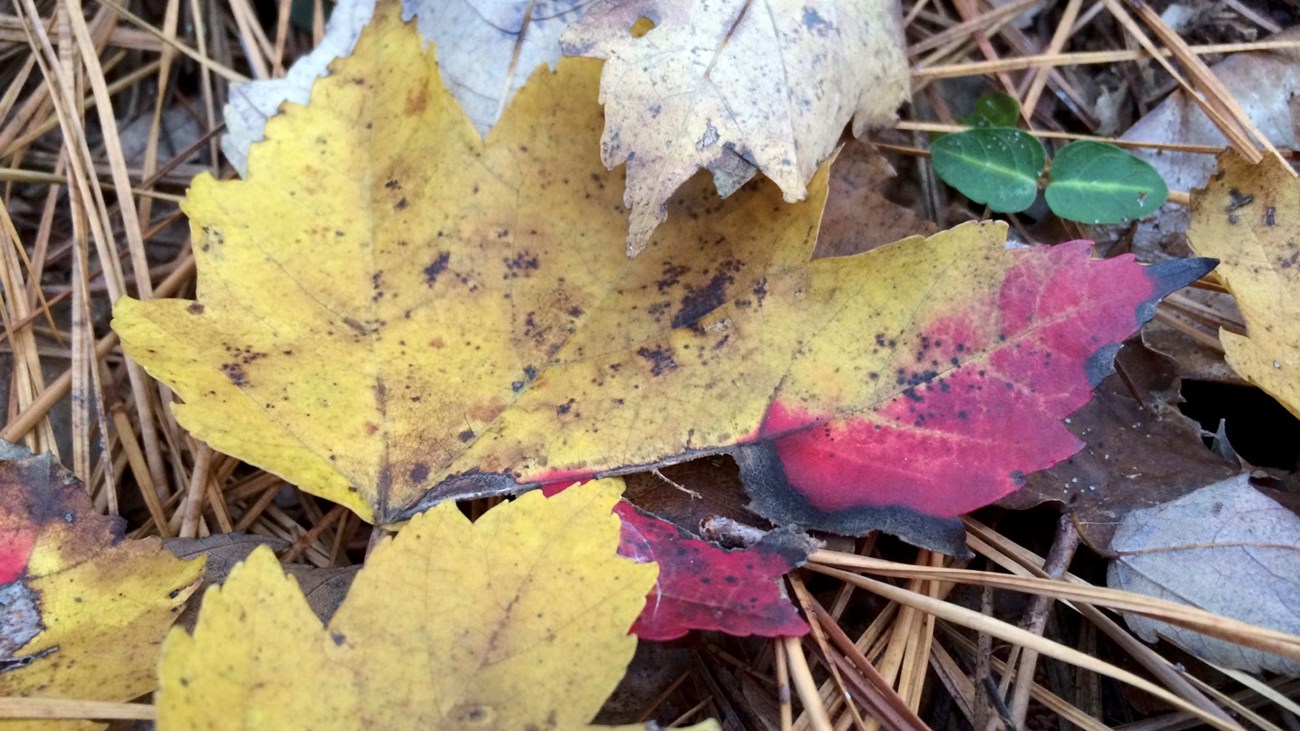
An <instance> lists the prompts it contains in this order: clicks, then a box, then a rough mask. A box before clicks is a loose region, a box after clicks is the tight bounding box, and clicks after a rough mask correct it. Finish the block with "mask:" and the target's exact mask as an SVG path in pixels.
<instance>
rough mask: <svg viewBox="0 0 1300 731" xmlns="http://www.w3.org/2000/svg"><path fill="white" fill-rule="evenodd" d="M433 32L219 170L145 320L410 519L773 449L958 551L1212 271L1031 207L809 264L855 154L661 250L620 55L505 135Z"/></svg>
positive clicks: (359, 59) (162, 347)
mask: <svg viewBox="0 0 1300 731" xmlns="http://www.w3.org/2000/svg"><path fill="white" fill-rule="evenodd" d="M422 50H423V49H422V42H421V40H420V38H419V36H418V34H417V33H416V32H415V31H414V29H412V28H409V27H406V26H404V25H403V24H402V23H401V22H400V20H399V19H398V17H397V12H396V10H395V9H394V8H387V9H383V10H382V12H378V13H377V15H376V19H375V21H374V22H373V23H372V24H371V26H370V27H369V28H367V30H366V32H365V33H364V34H363V35H362V37H361V39H360V40H359V42H358V44H357V49H356V52H355V53H354V54H353V55H352V56H350V57H348V58H346V59H342V60H341V61H340V62H339V63H338V64H337V65H336V67H335V72H334V73H333V74H332V75H330V76H329V77H326V78H324V79H321V80H320V81H319V82H318V83H317V85H316V87H315V91H314V93H313V100H312V103H311V104H310V105H309V106H307V107H293V106H290V107H288V108H287V109H286V111H285V113H284V114H282V115H281V116H279V117H277V118H276V119H274V120H272V121H271V123H270V124H269V125H268V128H267V140H266V142H264V143H262V144H260V145H258V146H257V147H255V148H254V149H253V151H252V154H251V157H250V176H249V178H248V179H247V180H243V181H226V182H217V181H214V180H212V179H211V178H208V177H206V176H201V177H199V178H198V179H196V180H195V182H194V185H193V188H192V189H191V191H190V194H189V197H188V200H187V202H186V205H185V209H186V211H187V213H188V214H189V216H190V218H191V226H192V229H193V232H194V240H195V245H196V255H197V257H198V262H199V291H198V301H196V302H187V301H176V300H172V301H159V302H137V301H132V300H129V299H123V300H120V301H119V303H118V305H117V311H116V318H115V321H114V327H115V328H116V329H117V331H118V332H119V333H120V334H121V336H122V340H123V343H124V345H125V347H126V349H127V351H128V353H129V354H130V355H131V356H132V357H134V358H136V359H137V360H139V361H140V362H141V363H142V364H143V365H144V366H145V367H146V368H147V369H149V370H150V372H151V373H153V374H154V375H155V376H156V377H158V378H160V379H161V380H163V381H164V382H166V383H168V384H170V385H171V386H172V387H173V388H174V389H175V390H176V391H177V392H178V393H179V394H180V395H181V396H182V397H183V398H184V400H185V402H186V403H185V404H184V405H183V406H180V407H178V408H177V417H178V419H180V421H181V422H182V424H184V425H185V426H186V427H187V428H189V429H190V430H191V431H192V432H194V434H195V435H196V436H197V437H199V438H201V439H204V440H206V441H207V442H209V443H210V444H212V445H213V447H215V448H217V449H220V450H222V451H225V452H227V453H230V454H233V455H236V456H238V457H241V458H243V459H245V460H247V461H249V462H252V463H254V464H257V465H260V466H262V467H265V468H266V469H269V470H271V471H273V472H276V473H277V474H280V475H281V476H283V477H285V478H286V479H288V480H290V481H292V482H294V483H296V484H298V485H299V486H301V487H302V488H303V489H305V490H308V491H310V492H313V493H316V494H319V495H322V496H324V497H326V498H329V499H331V500H335V501H337V502H340V503H342V504H344V505H347V506H348V507H350V508H351V509H353V510H354V511H356V512H357V513H358V514H359V515H361V516H362V517H364V518H366V519H367V520H371V521H375V522H378V523H381V524H388V523H393V522H396V521H399V520H402V519H405V518H407V517H409V516H410V515H412V514H414V513H415V512H418V511H420V510H422V509H424V508H426V507H428V506H429V505H432V504H435V503H437V502H440V501H443V500H448V499H456V498H464V497H472V496H482V495H498V494H507V493H510V494H513V493H517V492H519V491H520V490H522V489H526V488H528V487H532V486H536V485H540V484H546V483H556V482H562V481H565V480H572V479H573V478H575V477H590V476H599V475H608V474H619V473H623V472H628V471H633V470H636V469H641V468H644V467H645V466H647V465H655V464H660V463H663V462H665V461H672V460H677V459H683V458H686V457H689V456H691V455H698V454H707V453H718V452H727V451H732V450H735V449H736V448H737V445H744V446H741V447H740V449H739V450H738V454H739V456H740V457H741V460H742V462H744V463H745V464H746V473H745V474H746V475H747V481H748V482H749V483H750V484H749V488H750V490H751V493H752V494H753V495H754V496H755V498H756V506H757V508H758V510H759V512H761V513H764V514H765V515H768V516H771V517H774V518H776V519H777V520H778V521H779V522H794V523H798V524H800V525H806V526H809V527H822V528H831V529H835V530H840V531H845V532H853V533H858V532H864V531H867V530H871V529H873V528H876V527H881V526H885V527H889V528H890V529H893V530H897V531H900V532H903V533H905V534H906V535H907V536H908V537H909V540H913V541H916V542H918V543H922V544H924V545H929V546H934V547H941V548H946V549H947V550H959V549H960V544H959V543H955V542H954V540H953V535H952V533H951V531H950V530H949V531H948V533H946V534H944V533H943V529H947V528H949V527H951V526H954V525H955V522H954V521H952V520H951V518H952V516H955V515H957V514H959V513H960V512H962V511H964V510H969V509H971V508H973V507H977V506H978V505H981V504H984V503H986V502H989V501H991V500H993V499H996V498H997V497H998V496H1000V495H1003V494H1005V493H1006V492H1008V491H1010V490H1012V489H1014V488H1015V485H1016V476H1017V475H1018V474H1019V473H1023V472H1028V471H1030V470H1035V469H1040V468H1042V467H1046V466H1048V465H1050V464H1051V463H1052V462H1054V461H1056V460H1059V459H1061V458H1063V457H1065V456H1068V454H1069V453H1070V452H1071V451H1073V450H1074V449H1077V448H1078V446H1079V444H1078V442H1077V441H1076V440H1074V439H1073V437H1071V436H1070V435H1069V434H1068V432H1065V430H1064V428H1063V427H1062V426H1061V425H1060V423H1059V421H1060V419H1061V418H1063V417H1064V416H1066V415H1067V414H1068V413H1069V412H1070V411H1072V410H1074V409H1076V408H1078V407H1079V406H1080V405H1082V404H1083V403H1084V401H1086V400H1087V398H1088V393H1089V389H1090V387H1091V385H1092V384H1094V383H1096V382H1097V381H1098V380H1099V378H1100V375H1101V374H1104V373H1105V372H1106V370H1107V368H1108V365H1109V358H1110V356H1111V355H1112V354H1113V352H1114V349H1115V348H1116V347H1117V344H1118V343H1119V342H1120V341H1121V340H1122V339H1123V338H1124V337H1126V336H1127V335H1129V334H1130V333H1132V332H1133V331H1134V330H1135V329H1136V328H1137V326H1138V324H1139V323H1140V322H1142V321H1143V320H1145V319H1146V318H1147V317H1149V316H1150V315H1151V312H1152V310H1151V307H1150V304H1151V302H1152V301H1153V300H1154V299H1156V298H1158V297H1160V296H1162V295H1163V294H1165V293H1167V292H1168V291H1170V290H1171V289H1173V288H1176V287H1178V286H1182V285H1183V284H1186V283H1187V282H1189V281H1191V280H1193V279H1195V278H1196V277H1197V276H1198V275H1199V274H1201V273H1203V272H1204V271H1205V270H1206V269H1207V268H1208V265H1207V264H1206V263H1205V262H1202V261H1193V262H1186V263H1173V264H1170V265H1162V266H1160V267H1153V268H1149V269H1144V268H1143V267H1140V266H1138V265H1137V264H1136V263H1135V262H1134V261H1133V260H1132V259H1131V258H1120V259H1115V260H1109V261H1093V260H1090V259H1089V254H1088V246H1087V245H1086V244H1083V243H1074V244H1068V245H1065V246H1062V247H1057V248H1052V249H1030V250H1025V251H1008V250H1006V249H1005V248H1004V245H1003V239H1004V231H1005V228H1004V227H1003V226H1002V225H1000V224H969V225H965V226H961V227H958V228H956V229H953V230H951V231H946V232H942V233H939V234H936V235H935V236H932V237H930V238H929V239H924V240H922V239H919V238H917V239H912V240H908V241H905V242H902V243H899V244H895V245H893V246H887V247H884V248H881V249H877V250H875V251H872V252H868V253H866V254H863V255H859V256H853V257H844V258H838V259H820V260H816V261H810V256H811V252H812V249H813V245H814V243H815V240H816V234H817V230H818V223H819V218H820V210H821V204H822V202H823V201H824V198H825V194H826V175H825V172H824V171H823V172H821V173H819V174H818V175H817V176H816V177H815V178H814V179H813V181H812V184H811V187H810V198H811V200H809V201H808V202H806V203H802V204H795V205H788V204H785V203H784V202H783V201H782V196H781V192H780V191H779V190H778V189H777V188H776V186H775V185H772V184H770V183H759V184H754V185H751V186H747V187H746V188H744V189H742V190H740V191H738V192H737V193H736V194H735V195H733V196H732V197H731V198H729V199H728V200H726V201H722V200H719V199H718V198H717V196H716V195H715V194H714V193H713V192H712V190H711V187H710V183H709V182H708V181H707V180H703V179H700V178H697V179H695V180H693V181H691V182H690V183H688V184H687V185H686V186H685V187H683V189H682V190H680V191H679V193H678V195H677V197H676V198H675V199H674V201H673V203H672V205H671V207H670V216H669V218H668V221H667V223H665V224H664V225H663V226H660V227H659V229H658V231H657V234H656V237H655V239H654V240H653V241H652V242H651V244H650V246H649V247H648V248H647V249H646V251H645V252H644V253H643V254H642V255H641V256H639V257H638V258H637V259H635V260H634V261H631V262H629V261H628V260H627V259H625V258H624V256H623V253H622V252H621V251H620V250H619V247H617V246H611V245H610V242H614V241H617V240H619V239H620V238H622V236H623V234H624V233H625V231H626V228H625V226H626V219H625V213H624V209H623V208H622V206H621V204H620V191H621V190H622V187H623V177H622V175H621V174H620V173H610V172H607V171H606V170H605V169H604V167H603V166H602V165H601V162H600V160H599V156H598V154H597V151H598V149H599V145H598V140H599V138H600V130H601V126H602V121H603V120H602V117H601V114H600V108H599V106H598V105H597V104H596V103H595V97H596V85H597V78H596V77H597V69H596V67H595V66H594V65H592V64H591V62H586V61H582V60H566V61H564V62H562V63H561V64H560V66H559V69H558V71H557V73H555V74H550V73H547V72H545V71H541V72H539V73H537V74H535V75H534V77H533V79H532V81H531V82H530V83H529V85H528V86H526V87H525V88H524V89H523V90H522V91H521V92H520V94H519V95H518V96H517V97H516V99H515V101H514V103H513V104H512V105H511V107H510V108H509V109H508V110H507V111H506V113H505V114H504V115H503V117H502V119H501V122H500V123H499V124H498V125H497V127H495V128H494V129H493V131H492V134H491V135H490V136H489V137H488V139H487V141H486V143H484V142H483V141H481V140H480V139H479V138H478V136H477V134H476V133H475V132H474V129H473V127H472V126H471V125H470V123H469V121H468V120H467V119H466V118H465V115H464V114H463V112H461V110H460V109H459V107H458V106H457V105H456V103H455V102H454V100H453V99H452V98H451V96H450V95H449V94H448V93H447V92H446V90H445V89H444V88H443V87H442V84H441V82H440V80H439V77H438V72H437V66H436V63H435V61H434V58H433V54H432V53H431V52H425V53H423V55H422V53H421V51H422ZM584 99H586V100H589V103H585V104H584V103H583V102H582V100H584ZM958 346H961V347H960V348H959V347H958ZM945 389H947V390H946V391H945ZM876 435H879V436H880V437H883V438H882V439H876ZM868 436H870V437H871V440H870V441H869V440H868V439H867V437H868ZM867 449H869V450H870V452H869V453H868V452H863V454H869V455H870V457H869V459H870V461H869V462H868V461H863V460H862V458H861V457H859V456H858V455H857V453H858V452H859V451H861V450H867ZM871 466H874V467H875V468H876V469H875V470H874V471H872V470H869V469H868V467H871ZM778 467H780V469H777V468H778ZM952 478H962V481H961V482H959V483H957V484H949V485H948V487H947V492H943V491H942V490H941V489H940V488H941V487H942V486H943V485H944V483H945V480H950V479H952ZM977 481H978V482H979V484H978V485H976V484H975V483H976V482H977ZM917 485H920V486H921V487H919V488H918V487H917ZM899 516H905V519H903V518H900V517H899ZM913 518H916V519H915V520H913ZM936 521H937V522H936ZM936 530H937V531H938V532H937V533H936Z"/></svg>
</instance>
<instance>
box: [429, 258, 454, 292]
mask: <svg viewBox="0 0 1300 731" xmlns="http://www.w3.org/2000/svg"><path fill="white" fill-rule="evenodd" d="M449 263H451V252H449V251H443V252H439V253H438V256H437V257H436V258H435V259H434V260H433V263H431V264H429V266H427V267H425V268H424V283H425V284H427V285H429V286H430V287H432V286H433V283H434V282H436V281H438V275H439V274H442V273H443V272H445V271H447V265H448V264H449Z"/></svg>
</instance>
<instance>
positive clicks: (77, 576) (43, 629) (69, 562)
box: [0, 455, 203, 728]
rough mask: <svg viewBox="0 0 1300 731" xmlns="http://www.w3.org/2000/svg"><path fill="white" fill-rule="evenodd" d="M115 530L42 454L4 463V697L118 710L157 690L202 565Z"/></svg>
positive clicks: (0, 645) (0, 687)
mask: <svg viewBox="0 0 1300 731" xmlns="http://www.w3.org/2000/svg"><path fill="white" fill-rule="evenodd" d="M122 525H123V524H122V521H121V520H120V519H118V518H113V517H107V516H103V515H100V514H99V513H97V512H96V511H95V508H94V506H93V505H92V504H91V502H90V498H89V497H88V496H87V495H86V492H85V489H84V488H83V487H82V485H81V483H79V482H77V481H76V480H75V479H73V478H72V477H71V475H69V474H68V473H67V472H65V471H64V470H63V469H62V468H61V467H59V466H58V465H57V464H55V463H54V462H53V460H52V459H51V458H50V456H49V455H43V456H40V457H25V458H22V459H15V460H6V461H0V695H7V696H34V697H42V698H76V699H80V700H113V701H125V700H130V699H133V698H136V697H138V696H140V695H143V694H145V693H147V692H149V691H150V690H152V689H153V688H154V683H155V681H156V678H155V670H156V661H157V648H158V647H159V645H161V644H162V640H163V637H164V635H165V634H166V633H167V629H168V628H169V627H170V626H171V624H172V621H173V620H174V619H175V618H176V613H177V612H178V611H179V610H180V607H181V606H182V605H183V604H184V603H185V600H186V599H187V598H188V597H189V595H190V594H191V593H192V592H193V591H194V589H195V588H197V586H198V581H199V578H200V576H201V575H202V573H203V561H181V560H180V559H177V558H176V557H174V556H172V554H171V553H169V552H168V551H166V550H165V549H163V547H162V544H161V542H160V541H158V540H157V539H146V540H140V541H127V540H125V539H124V538H123V536H122ZM48 723H49V722H45V724H46V725H45V726H41V727H42V728H48V727H49V726H48ZM84 725H87V724H81V723H79V722H69V723H68V724H67V725H66V727H67V728H77V727H80V726H84ZM88 726H89V727H96V724H88ZM9 727H10V726H8V725H6V726H5V728H9Z"/></svg>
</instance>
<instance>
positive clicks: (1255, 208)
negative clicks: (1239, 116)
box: [1187, 150, 1300, 416]
mask: <svg viewBox="0 0 1300 731" xmlns="http://www.w3.org/2000/svg"><path fill="white" fill-rule="evenodd" d="M1283 165H1284V164H1283V163H1282V162H1281V161H1279V160H1277V159H1275V158H1273V157H1268V156H1265V158H1264V161H1263V162H1261V163H1259V164H1258V165H1251V164H1250V163H1248V162H1246V161H1245V160H1244V159H1242V158H1241V157H1240V156H1238V155H1237V153H1235V152H1232V151H1231V150H1229V151H1228V152H1225V153H1224V154H1223V155H1221V156H1220V157H1219V172H1218V173H1217V174H1215V175H1214V176H1213V177H1211V178H1210V182H1209V184H1208V185H1207V186H1206V188H1205V190H1204V191H1198V192H1197V194H1196V195H1195V197H1194V198H1193V202H1192V220H1191V224H1190V225H1189V226H1188V229H1187V239H1188V241H1189V242H1190V243H1191V245H1192V248H1193V249H1195V250H1196V253H1198V254H1201V255H1203V256H1213V257H1216V258H1218V259H1219V260H1220V263H1219V267H1218V270H1217V271H1218V273H1219V276H1221V277H1223V280H1224V281H1225V282H1226V283H1227V285H1228V288H1229V289H1230V290H1232V294H1233V296H1234V297H1236V299H1237V307H1238V308H1240V309H1241V314H1242V316H1243V317H1244V318H1245V320H1246V331H1247V337H1242V336H1240V335H1237V334H1236V333H1230V332H1227V331H1222V330H1221V331H1220V332H1219V339H1220V340H1221V341H1222V342H1223V350H1224V352H1225V353H1226V354H1227V357H1228V363H1229V365H1231V366H1232V367H1233V368H1234V369H1236V371H1237V372H1238V373H1240V374H1241V375H1243V376H1245V377H1246V378H1248V379H1249V380H1250V381H1251V382H1252V383H1254V384H1256V385H1257V386H1259V387H1260V388H1262V389H1264V390H1265V391H1267V392H1268V393H1269V394H1270V395H1272V396H1273V397H1274V398H1276V399H1277V400H1278V401H1279V402H1281V404H1282V405H1283V406H1285V407H1286V408H1287V409H1288V410H1289V411H1290V412H1291V413H1292V414H1295V415H1296V416H1300V182H1297V180H1296V178H1295V176H1294V175H1292V174H1291V173H1290V171H1288V170H1287V169H1286V168H1285V167H1284V166H1283Z"/></svg>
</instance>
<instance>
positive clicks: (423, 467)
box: [410, 462, 429, 485]
mask: <svg viewBox="0 0 1300 731" xmlns="http://www.w3.org/2000/svg"><path fill="white" fill-rule="evenodd" d="M410 478H411V482H413V483H415V484H417V485H419V484H421V483H423V482H424V481H425V480H426V479H428V478H429V465H427V464H425V463H423V462H419V463H417V464H416V465H415V466H414V467H412V468H411V474H410Z"/></svg>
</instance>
